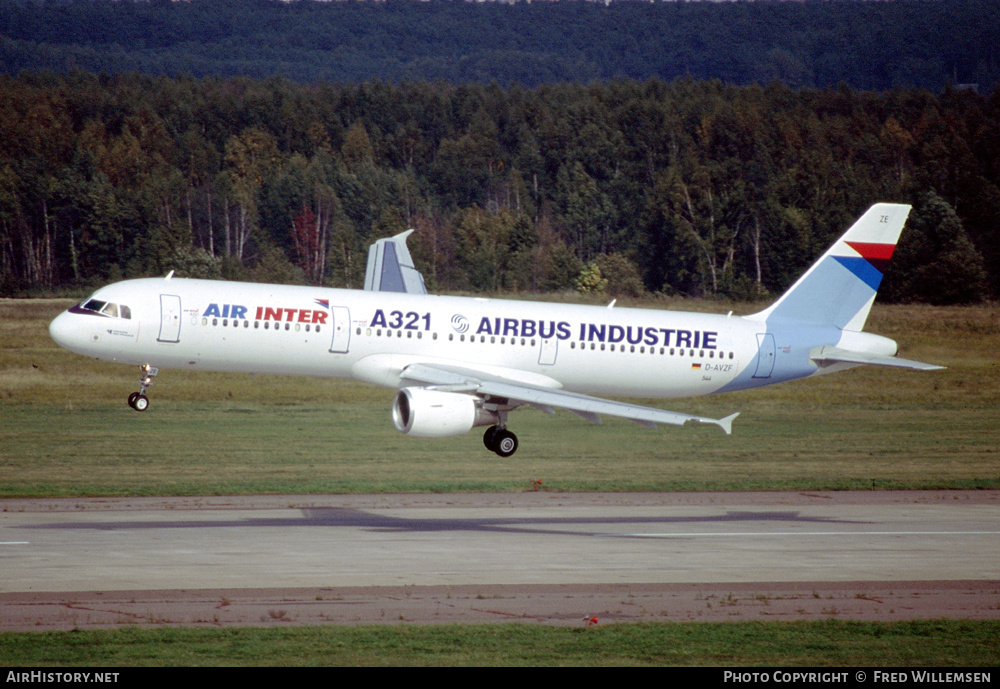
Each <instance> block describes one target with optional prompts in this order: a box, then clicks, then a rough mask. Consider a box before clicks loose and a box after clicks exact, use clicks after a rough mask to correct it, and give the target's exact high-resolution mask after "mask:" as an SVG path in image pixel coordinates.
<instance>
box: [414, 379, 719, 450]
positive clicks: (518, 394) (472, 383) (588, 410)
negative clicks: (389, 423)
mask: <svg viewBox="0 0 1000 689" xmlns="http://www.w3.org/2000/svg"><path fill="white" fill-rule="evenodd" d="M400 377H401V378H402V379H403V380H406V381H413V382H414V383H420V384H423V385H427V386H431V387H434V388H436V389H441V390H449V391H452V392H464V393H468V394H474V395H477V396H479V397H483V398H487V399H491V400H507V403H509V404H510V405H511V406H512V407H516V406H520V405H523V404H529V405H531V406H533V407H537V408H539V409H541V410H543V411H545V412H548V413H550V414H551V413H554V412H553V407H556V408H560V409H567V410H569V411H571V412H573V413H574V414H577V415H578V416H580V417H582V418H584V419H586V420H587V421H590V422H592V423H600V422H601V419H600V416H599V414H607V415H609V416H619V417H622V418H625V419H630V420H631V421H635V422H636V423H638V424H641V425H643V426H647V427H655V424H658V423H665V424H671V425H674V426H682V425H684V424H685V423H687V422H688V421H694V422H698V423H709V424H714V425H716V426H718V427H719V428H721V429H722V430H723V431H725V432H726V435H729V434H731V433H732V430H733V429H732V426H733V419H735V418H736V417H737V416H739V413H736V414H731V415H729V416H727V417H725V418H723V419H711V418H707V417H704V416H692V415H689V414H680V413H677V412H671V411H665V410H663V409H656V408H654V407H644V406H641V405H638V404H629V403H627V402H616V401H614V400H607V399H603V398H600V397H591V396H589V395H581V394H577V393H574V392H567V391H565V390H560V389H558V388H548V387H543V386H540V385H532V384H529V383H525V382H521V381H514V380H506V379H504V378H503V377H502V376H498V375H495V374H490V373H486V372H483V371H476V370H475V369H467V368H463V367H460V366H443V365H439V364H410V365H409V366H407V367H406V368H404V369H403V371H402V373H401V374H400Z"/></svg>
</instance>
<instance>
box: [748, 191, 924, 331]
mask: <svg viewBox="0 0 1000 689" xmlns="http://www.w3.org/2000/svg"><path fill="white" fill-rule="evenodd" d="M909 213H910V207H909V206H907V205H904V204H896V203H878V204H875V205H874V206H872V207H871V208H869V209H868V211H867V212H866V213H865V214H864V215H862V216H861V218H860V219H858V221H857V222H855V223H854V224H853V225H852V226H851V229H849V230H848V231H847V232H846V233H845V234H844V236H843V237H841V238H840V239H838V240H837V241H836V242H835V243H834V245H833V246H832V247H830V249H829V250H828V251H827V252H826V253H825V254H823V256H822V257H820V259H819V260H818V261H816V263H815V264H813V266H812V267H811V268H810V269H809V270H808V271H806V273H805V275H803V276H802V277H801V278H799V279H798V281H797V282H796V283H795V284H794V285H792V286H791V288H789V290H788V291H787V292H785V294H783V295H782V296H781V298H780V299H778V301H776V302H775V303H774V304H772V305H771V306H770V307H769V308H767V309H765V310H764V311H761V312H760V313H758V314H755V315H753V316H749V318H752V319H755V320H765V321H778V320H782V321H799V322H807V323H818V324H823V325H834V326H836V327H838V328H841V329H842V330H861V329H862V328H863V327H864V325H865V320H866V319H867V318H868V312H869V311H870V310H871V306H872V302H874V301H875V293H876V292H877V291H878V287H879V284H881V282H882V274H883V273H884V272H885V269H886V267H887V266H888V264H889V259H890V258H892V254H893V251H894V250H895V249H896V242H897V241H898V240H899V235H900V232H902V230H903V225H904V224H905V223H906V217H907V215H909Z"/></svg>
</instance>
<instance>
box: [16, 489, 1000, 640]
mask: <svg viewBox="0 0 1000 689" xmlns="http://www.w3.org/2000/svg"><path fill="white" fill-rule="evenodd" d="M0 510H2V511H0V572H2V576H0V612H2V615H0V629H53V628H74V627H88V626H90V627H104V626H116V625H121V624H136V623H151V624H209V625H219V624H287V623H331V622H333V623H365V622H400V621H410V622H418V623H419V622H465V621H494V620H526V621H529V620H530V621H538V622H542V623H552V624H581V623H592V622H593V621H594V620H595V619H600V620H602V621H604V622H607V621H615V620H636V619H663V620H665V619H673V620H691V619H696V620H715V619H756V618H760V617H770V618H777V619H790V618H796V617H804V618H813V619H815V618H819V617H839V618H845V619H856V618H867V619H907V618H913V617H960V618H983V617H987V618H996V617H998V616H1000V492H997V491H899V492H877V491H871V492H817V493H803V492H769V493H670V494H616V493H603V494H561V493H545V492H528V493H520V494H492V495H386V496H264V497H213V498H148V499H135V498H132V499H99V500H93V499H92V500H76V499H61V500H6V501H0Z"/></svg>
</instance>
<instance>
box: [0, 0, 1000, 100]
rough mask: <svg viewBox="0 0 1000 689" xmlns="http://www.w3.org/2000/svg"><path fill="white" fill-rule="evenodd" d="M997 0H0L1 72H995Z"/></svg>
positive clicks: (967, 76) (501, 79) (736, 78)
mask: <svg viewBox="0 0 1000 689" xmlns="http://www.w3.org/2000/svg"><path fill="white" fill-rule="evenodd" d="M997 46H1000V3H998V2H996V0H893V1H891V2H866V1H855V0H804V1H795V2H780V1H771V0H756V1H750V2H708V1H705V2H684V1H676V2H674V1H671V2H648V1H643V2H638V1H635V2H632V1H629V0H614V1H613V2H610V3H609V4H605V3H604V2H587V1H584V0H562V1H560V2H546V1H539V2H527V1H522V2H517V3H514V4H510V3H507V2H467V1H465V0H429V1H428V2H414V1H413V0H388V1H386V2H374V1H354V0H343V1H340V2H313V1H311V0H296V1H294V2H283V1H279V0H187V1H186V2H172V1H171V0H0V72H4V73H7V74H17V73H19V72H20V71H22V70H30V71H38V70H51V71H56V72H62V71H66V70H67V69H72V68H79V69H85V70H87V71H92V72H104V73H109V74H116V73H123V72H132V71H136V72H141V73H144V74H155V75H164V76H180V75H183V74H189V75H192V76H195V77H205V76H220V77H228V76H249V77H253V78H258V79H263V78H268V77H270V76H272V75H281V76H284V77H285V78H288V79H290V80H292V81H298V82H303V83H305V82H316V81H321V80H322V81H332V82H338V83H345V82H352V83H358V82H362V81H370V80H379V81H388V82H391V83H401V82H403V81H445V82H448V83H452V84H462V83H482V84H485V83H489V82H491V81H496V82H497V83H499V84H501V85H503V86H506V85H508V84H511V83H519V84H522V85H524V86H528V87H532V86H537V85H540V84H543V83H555V82H563V81H572V82H590V81H593V80H608V79H634V80H639V81H645V80H648V79H660V80H662V81H672V80H674V79H677V78H682V77H691V78H695V79H713V78H716V79H721V80H723V81H725V82H727V83H733V84H749V83H752V82H759V83H768V82H770V81H773V80H776V79H777V80H781V81H782V82H783V83H785V84H787V85H789V86H792V87H810V88H826V87H828V86H836V85H837V84H839V83H841V82H844V83H846V84H848V85H850V86H852V87H854V88H859V89H864V90H879V91H881V90H885V89H890V88H895V87H904V88H909V87H919V88H927V89H930V90H932V91H934V92H939V91H940V90H941V89H942V88H944V86H945V85H946V84H947V83H978V84H980V85H981V86H982V87H984V88H990V87H992V85H993V84H995V83H997V82H998V81H1000V55H998V53H997Z"/></svg>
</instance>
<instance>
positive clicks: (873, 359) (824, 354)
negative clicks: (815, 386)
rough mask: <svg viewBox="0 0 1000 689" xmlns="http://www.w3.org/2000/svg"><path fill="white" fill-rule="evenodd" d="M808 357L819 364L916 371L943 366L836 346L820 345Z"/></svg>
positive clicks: (933, 369)
mask: <svg viewBox="0 0 1000 689" xmlns="http://www.w3.org/2000/svg"><path fill="white" fill-rule="evenodd" d="M810 358H811V359H812V360H813V361H814V362H816V364H818V365H820V366H829V365H832V364H869V365H872V366H893V367H896V368H909V369H914V370H917V371H940V370H941V369H943V368H944V366H937V365H935V364H925V363H923V362H921V361H911V360H910V359H900V358H898V357H894V356H882V355H879V354H869V353H866V352H852V351H850V350H847V349H839V348H838V347H820V349H819V351H817V352H816V353H815V354H812V355H811V356H810Z"/></svg>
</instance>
